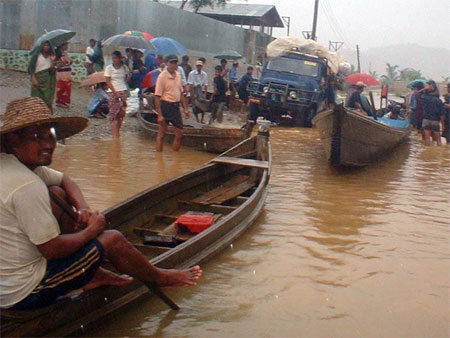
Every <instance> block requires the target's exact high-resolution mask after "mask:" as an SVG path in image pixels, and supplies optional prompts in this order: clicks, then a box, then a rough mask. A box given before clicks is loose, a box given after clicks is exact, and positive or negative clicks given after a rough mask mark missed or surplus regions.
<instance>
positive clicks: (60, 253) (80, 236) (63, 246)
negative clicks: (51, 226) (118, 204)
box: [36, 211, 105, 260]
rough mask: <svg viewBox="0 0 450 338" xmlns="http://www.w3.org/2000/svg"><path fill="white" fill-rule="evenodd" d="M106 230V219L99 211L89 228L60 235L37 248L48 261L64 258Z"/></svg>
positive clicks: (91, 220) (91, 219)
mask: <svg viewBox="0 0 450 338" xmlns="http://www.w3.org/2000/svg"><path fill="white" fill-rule="evenodd" d="M104 228H105V217H104V216H103V215H101V214H99V212H98V211H97V212H95V213H94V214H92V216H91V217H90V218H89V221H88V226H87V227H86V228H85V229H83V230H81V231H80V232H77V233H74V234H67V235H59V236H57V237H55V238H53V239H51V240H49V241H48V242H45V243H43V244H40V245H36V246H37V248H38V250H39V251H40V252H41V254H42V256H44V258H46V259H49V260H50V259H58V258H64V257H67V256H70V255H71V254H73V253H74V252H76V251H77V250H79V249H80V248H82V247H83V246H84V245H85V244H86V243H88V242H89V241H91V240H93V239H94V238H96V237H97V236H98V235H99V234H100V233H101V232H102V231H103V229H104Z"/></svg>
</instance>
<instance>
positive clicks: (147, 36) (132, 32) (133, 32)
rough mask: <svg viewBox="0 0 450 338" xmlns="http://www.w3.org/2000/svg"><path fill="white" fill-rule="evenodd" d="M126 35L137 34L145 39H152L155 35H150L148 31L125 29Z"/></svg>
mask: <svg viewBox="0 0 450 338" xmlns="http://www.w3.org/2000/svg"><path fill="white" fill-rule="evenodd" d="M123 34H126V35H133V36H139V37H142V38H145V39H147V40H151V39H154V38H155V37H154V36H153V35H151V34H150V33H147V32H141V31H126V32H125V33H123Z"/></svg>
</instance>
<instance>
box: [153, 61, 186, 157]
mask: <svg viewBox="0 0 450 338" xmlns="http://www.w3.org/2000/svg"><path fill="white" fill-rule="evenodd" d="M177 69H178V57H177V56H176V55H168V56H167V68H166V69H165V70H164V71H163V72H162V73H161V74H160V75H159V76H158V80H157V81H156V88H155V108H156V112H157V114H158V123H159V129H158V136H157V137H156V150H157V151H162V150H163V142H164V135H166V132H167V126H168V124H169V123H170V124H172V125H173V127H174V131H175V139H174V140H173V150H174V151H178V150H180V147H181V138H182V137H183V119H182V117H181V111H180V102H181V104H182V105H183V108H184V114H185V116H186V118H187V119H188V118H189V108H188V106H187V104H186V101H185V99H184V95H182V93H183V83H182V81H181V76H180V74H179V73H178V71H177Z"/></svg>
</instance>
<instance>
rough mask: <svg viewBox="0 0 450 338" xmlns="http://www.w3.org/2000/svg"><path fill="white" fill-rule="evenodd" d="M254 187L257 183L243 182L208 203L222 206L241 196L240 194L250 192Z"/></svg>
mask: <svg viewBox="0 0 450 338" xmlns="http://www.w3.org/2000/svg"><path fill="white" fill-rule="evenodd" d="M254 186H255V183H254V182H253V181H247V182H242V183H241V184H239V185H237V186H235V187H232V188H230V189H228V190H227V191H225V192H224V193H223V194H221V195H220V196H217V197H215V198H214V199H212V200H209V201H208V203H210V204H222V203H224V202H227V201H229V200H232V199H233V198H235V197H237V196H239V195H240V194H243V193H244V192H246V191H248V190H249V189H251V188H253V187H254Z"/></svg>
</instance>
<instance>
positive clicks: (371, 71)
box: [369, 70, 380, 79]
mask: <svg viewBox="0 0 450 338" xmlns="http://www.w3.org/2000/svg"><path fill="white" fill-rule="evenodd" d="M369 74H370V75H372V76H373V77H374V78H375V79H378V78H379V77H380V75H378V73H377V71H376V70H369Z"/></svg>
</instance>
